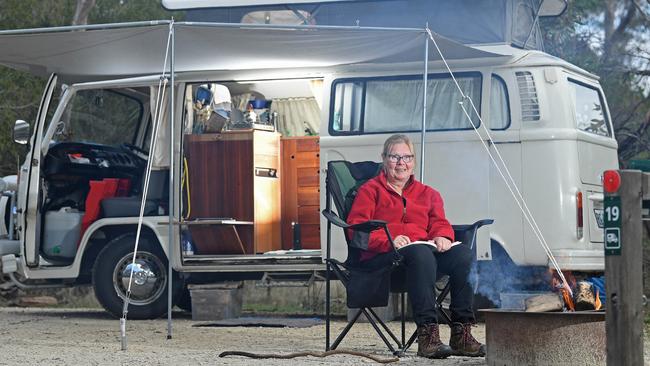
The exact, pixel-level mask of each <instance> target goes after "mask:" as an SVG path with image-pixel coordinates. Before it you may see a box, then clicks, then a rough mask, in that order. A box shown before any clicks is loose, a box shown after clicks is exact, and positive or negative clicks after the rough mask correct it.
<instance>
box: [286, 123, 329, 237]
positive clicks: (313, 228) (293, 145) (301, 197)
mask: <svg viewBox="0 0 650 366" xmlns="http://www.w3.org/2000/svg"><path fill="white" fill-rule="evenodd" d="M318 141H319V140H318V136H306V137H286V138H282V140H281V146H282V149H281V150H282V249H292V248H293V225H292V224H293V223H298V224H300V242H301V247H302V249H320V189H319V183H320V177H319V169H320V146H319V144H318Z"/></svg>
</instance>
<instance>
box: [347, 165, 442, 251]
mask: <svg viewBox="0 0 650 366" xmlns="http://www.w3.org/2000/svg"><path fill="white" fill-rule="evenodd" d="M368 220H383V221H386V222H387V223H388V230H389V231H390V234H391V235H392V236H393V238H395V237H396V236H398V235H406V236H408V237H409V238H410V239H411V241H415V240H430V239H433V238H435V237H437V236H443V237H446V238H449V240H451V241H453V240H454V230H453V229H452V227H451V225H450V224H449V221H447V219H446V218H445V209H444V207H443V202H442V197H441V196H440V193H438V191H436V190H435V189H433V188H431V187H429V186H427V185H424V184H422V183H420V182H418V181H416V180H415V178H414V177H413V176H411V178H410V179H409V181H408V182H407V183H406V186H405V187H404V189H403V191H402V196H400V195H399V194H398V193H397V192H395V191H394V190H392V189H391V188H390V187H389V186H388V183H387V181H386V175H385V173H384V172H383V171H382V172H381V173H380V174H379V175H378V176H376V177H375V178H372V179H370V180H368V181H367V182H366V183H365V184H364V185H362V186H361V187H360V188H359V191H358V192H357V196H356V198H355V199H354V203H353V204H352V208H351V209H350V213H349V214H348V220H347V221H348V224H358V223H361V222H364V221H368ZM391 250H392V248H391V245H390V242H389V241H388V238H387V237H386V232H385V231H384V230H375V231H373V232H372V233H370V238H369V242H368V250H367V251H364V252H363V253H361V258H360V259H361V260H367V259H370V258H372V257H374V256H375V255H377V254H379V253H386V252H389V251H391Z"/></svg>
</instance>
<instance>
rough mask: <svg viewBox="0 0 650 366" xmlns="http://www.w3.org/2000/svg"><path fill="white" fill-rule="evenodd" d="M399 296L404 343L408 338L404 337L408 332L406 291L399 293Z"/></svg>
mask: <svg viewBox="0 0 650 366" xmlns="http://www.w3.org/2000/svg"><path fill="white" fill-rule="evenodd" d="M399 298H400V303H401V304H400V308H401V309H402V344H405V343H406V340H405V339H404V337H405V336H406V334H405V333H406V311H405V309H404V307H405V306H406V302H405V301H404V293H403V292H402V293H400V294H399Z"/></svg>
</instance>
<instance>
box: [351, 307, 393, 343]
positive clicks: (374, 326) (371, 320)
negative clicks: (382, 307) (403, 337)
mask: <svg viewBox="0 0 650 366" xmlns="http://www.w3.org/2000/svg"><path fill="white" fill-rule="evenodd" d="M367 310H368V311H369V312H368V311H366V309H365V308H364V309H361V311H363V313H364V315H365V316H366V318H368V322H370V325H372V327H373V328H375V332H377V334H378V335H379V337H381V339H382V340H383V341H384V343H385V344H386V346H387V347H388V349H389V350H390V351H391V352H392V353H393V354H396V353H397V351H395V348H394V347H393V345H392V344H390V342H389V341H388V338H386V336H385V335H384V333H383V332H382V331H381V329H379V327H378V326H377V322H379V324H381V326H382V327H383V328H384V330H385V331H386V333H388V334H389V335H390V336H391V338H393V340H394V341H395V343H397V348H401V344H400V343H399V340H397V337H395V335H394V334H393V332H391V331H390V329H388V327H387V326H386V324H384V322H382V321H381V319H380V318H379V317H378V316H377V314H376V313H375V312H374V310H372V309H371V308H367ZM372 316H374V317H375V318H376V319H377V321H375V319H373V318H372Z"/></svg>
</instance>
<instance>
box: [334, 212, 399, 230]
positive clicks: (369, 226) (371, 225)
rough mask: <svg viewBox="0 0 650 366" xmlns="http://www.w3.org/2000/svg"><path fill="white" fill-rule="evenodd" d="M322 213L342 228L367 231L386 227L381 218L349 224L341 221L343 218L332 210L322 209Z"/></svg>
mask: <svg viewBox="0 0 650 366" xmlns="http://www.w3.org/2000/svg"><path fill="white" fill-rule="evenodd" d="M322 213H323V216H325V218H326V219H327V221H329V222H331V223H332V224H334V225H336V226H338V227H342V228H344V229H352V230H358V231H363V232H367V233H369V232H371V231H374V230H377V229H381V228H384V227H386V221H382V220H368V221H366V222H361V223H358V224H354V225H350V224H348V223H347V222H345V221H343V219H341V218H340V217H339V216H338V215H337V214H335V213H334V212H333V211H332V210H323V212H322Z"/></svg>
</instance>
